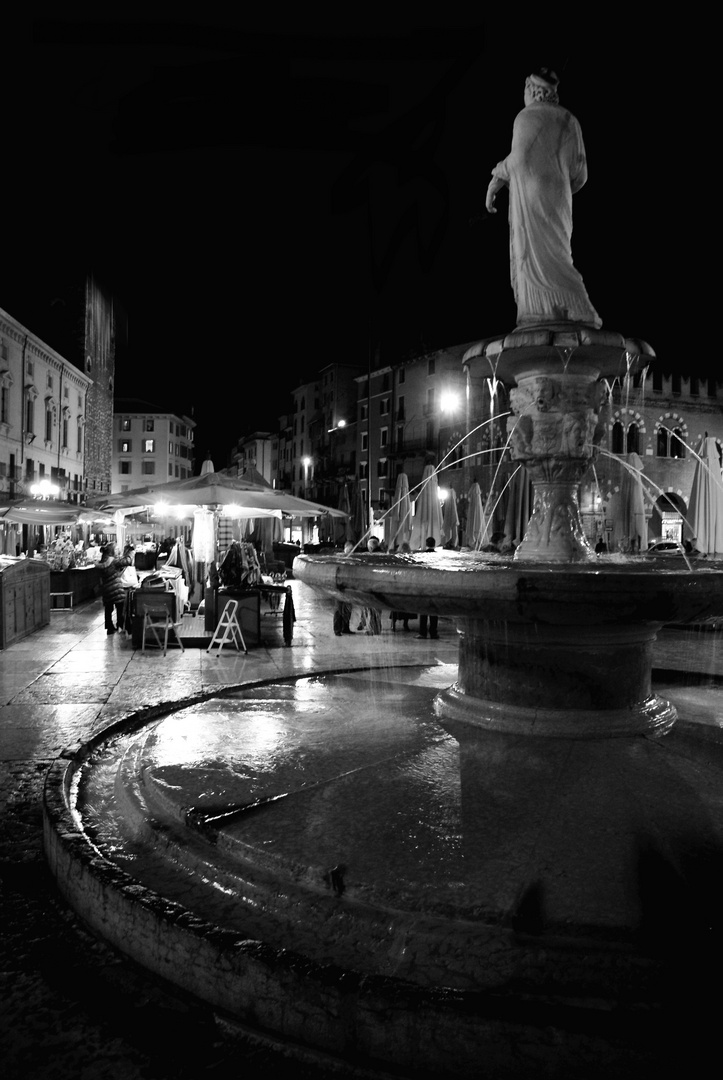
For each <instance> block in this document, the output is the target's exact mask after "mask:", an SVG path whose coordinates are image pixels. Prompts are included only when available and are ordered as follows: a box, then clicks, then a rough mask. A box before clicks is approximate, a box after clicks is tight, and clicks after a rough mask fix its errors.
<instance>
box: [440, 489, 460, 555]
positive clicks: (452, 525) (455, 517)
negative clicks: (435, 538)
mask: <svg viewBox="0 0 723 1080" xmlns="http://www.w3.org/2000/svg"><path fill="white" fill-rule="evenodd" d="M442 543H443V544H449V543H452V544H453V545H454V547H457V545H458V543H459V513H458V511H457V492H456V491H455V490H454V488H449V490H448V492H447V498H446V499H445V500H444V510H443V512H442Z"/></svg>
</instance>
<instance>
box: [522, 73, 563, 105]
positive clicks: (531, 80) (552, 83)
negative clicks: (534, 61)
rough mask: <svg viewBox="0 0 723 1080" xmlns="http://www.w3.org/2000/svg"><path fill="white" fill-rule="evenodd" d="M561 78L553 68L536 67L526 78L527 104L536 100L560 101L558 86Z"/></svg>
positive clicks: (553, 102)
mask: <svg viewBox="0 0 723 1080" xmlns="http://www.w3.org/2000/svg"><path fill="white" fill-rule="evenodd" d="M559 82H560V80H559V79H558V77H557V75H556V73H555V72H554V71H553V70H552V68H547V67H541V68H536V69H535V71H533V72H532V73H531V74H530V75H528V76H527V78H526V80H525V105H532V104H533V103H534V102H536V101H546V102H552V104H554V105H556V104H557V102H558V100H559V99H558V96H557V87H558V84H559Z"/></svg>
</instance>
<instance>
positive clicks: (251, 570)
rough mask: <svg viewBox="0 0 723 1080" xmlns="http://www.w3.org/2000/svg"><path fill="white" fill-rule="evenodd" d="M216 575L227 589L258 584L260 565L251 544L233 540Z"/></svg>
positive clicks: (259, 580)
mask: <svg viewBox="0 0 723 1080" xmlns="http://www.w3.org/2000/svg"><path fill="white" fill-rule="evenodd" d="M218 576H219V579H220V581H221V584H222V585H224V586H225V587H226V588H227V589H243V588H248V587H249V586H251V585H258V584H260V582H261V567H260V565H259V559H258V556H257V554H256V549H255V548H254V546H253V544H249V543H246V542H244V541H242V540H234V542H233V543H232V544H231V546H230V547H229V549H228V551H227V552H226V554H225V556H224V559H223V562H222V563H221V565H220V566H219V568H218Z"/></svg>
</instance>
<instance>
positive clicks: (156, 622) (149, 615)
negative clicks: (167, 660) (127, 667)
mask: <svg viewBox="0 0 723 1080" xmlns="http://www.w3.org/2000/svg"><path fill="white" fill-rule="evenodd" d="M141 612H142V614H143V642H142V645H141V652H145V651H146V645H149V646H150V647H151V648H152V649H156V648H158V649H163V655H164V656H165V655H166V651H167V649H168V646H169V645H178V646H179V648H180V650H181V652H185V649H184V648H183V642H182V641H181V635H180V634H179V633H178V624H177V623H175V622H174V621H173V616H172V615H171V612H170V610H169V608H168V607H167V606H165V605H164V606H162V607H161V606H160V605H159V606H158V607H153V602H152V601H144V602H143V604H142V607H141ZM161 636H162V637H163V640H161ZM174 638H175V640H173V639H174Z"/></svg>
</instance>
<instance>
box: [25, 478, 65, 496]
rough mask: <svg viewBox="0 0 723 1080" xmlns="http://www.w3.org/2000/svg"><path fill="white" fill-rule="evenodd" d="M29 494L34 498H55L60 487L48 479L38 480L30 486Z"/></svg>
mask: <svg viewBox="0 0 723 1080" xmlns="http://www.w3.org/2000/svg"><path fill="white" fill-rule="evenodd" d="M30 494H31V495H32V496H33V497H34V498H36V499H57V497H58V495H59V494H60V488H59V487H58V486H57V484H51V483H50V481H49V480H40V481H39V482H38V483H37V484H33V485H32V487H31V488H30Z"/></svg>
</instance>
